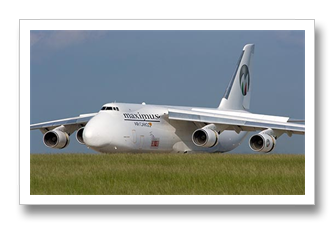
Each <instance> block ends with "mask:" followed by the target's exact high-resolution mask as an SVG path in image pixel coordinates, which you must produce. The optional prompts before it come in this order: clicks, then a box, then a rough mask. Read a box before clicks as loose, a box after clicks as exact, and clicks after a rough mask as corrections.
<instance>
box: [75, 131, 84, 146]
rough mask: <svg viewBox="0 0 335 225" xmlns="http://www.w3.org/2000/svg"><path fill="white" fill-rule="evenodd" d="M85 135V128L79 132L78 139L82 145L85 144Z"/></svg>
mask: <svg viewBox="0 0 335 225" xmlns="http://www.w3.org/2000/svg"><path fill="white" fill-rule="evenodd" d="M83 133H84V127H82V128H80V129H78V130H77V135H76V139H77V141H78V142H79V143H80V144H85V142H84V138H83Z"/></svg>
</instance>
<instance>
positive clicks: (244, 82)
mask: <svg viewBox="0 0 335 225" xmlns="http://www.w3.org/2000/svg"><path fill="white" fill-rule="evenodd" d="M240 86H241V91H242V95H243V96H245V95H247V93H248V91H249V87H250V75H249V69H248V66H247V65H243V66H242V67H241V70H240Z"/></svg>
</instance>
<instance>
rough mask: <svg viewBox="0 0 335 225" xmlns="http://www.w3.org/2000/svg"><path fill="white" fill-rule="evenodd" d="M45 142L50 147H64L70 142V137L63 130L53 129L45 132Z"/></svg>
mask: <svg viewBox="0 0 335 225" xmlns="http://www.w3.org/2000/svg"><path fill="white" fill-rule="evenodd" d="M43 143H44V144H45V145H46V146H47V147H49V148H58V149H62V148H65V147H66V146H68V144H69V143H70V137H69V135H68V134H67V133H66V132H63V131H61V130H57V129H54V130H51V131H48V132H47V133H45V134H44V136H43Z"/></svg>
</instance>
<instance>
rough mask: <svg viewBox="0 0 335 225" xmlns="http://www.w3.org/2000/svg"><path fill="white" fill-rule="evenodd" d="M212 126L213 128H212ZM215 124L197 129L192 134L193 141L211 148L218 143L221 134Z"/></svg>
mask: <svg viewBox="0 0 335 225" xmlns="http://www.w3.org/2000/svg"><path fill="white" fill-rule="evenodd" d="M211 128H212V129H211ZM213 128H214V129H215V125H214V124H210V125H207V126H205V127H203V128H200V129H197V130H195V131H194V132H193V134H192V141H193V143H194V144H195V145H196V146H200V147H206V148H211V147H214V146H216V145H217V144H218V140H219V134H218V132H217V131H216V130H214V129H213Z"/></svg>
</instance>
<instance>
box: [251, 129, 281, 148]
mask: <svg viewBox="0 0 335 225" xmlns="http://www.w3.org/2000/svg"><path fill="white" fill-rule="evenodd" d="M275 145H276V139H275V137H273V136H272V135H270V134H267V133H264V132H261V133H259V134H255V135H253V136H251V138H250V139H249V146H250V148H251V149H252V150H254V151H256V152H265V153H268V152H271V151H272V150H273V149H274V148H275Z"/></svg>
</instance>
